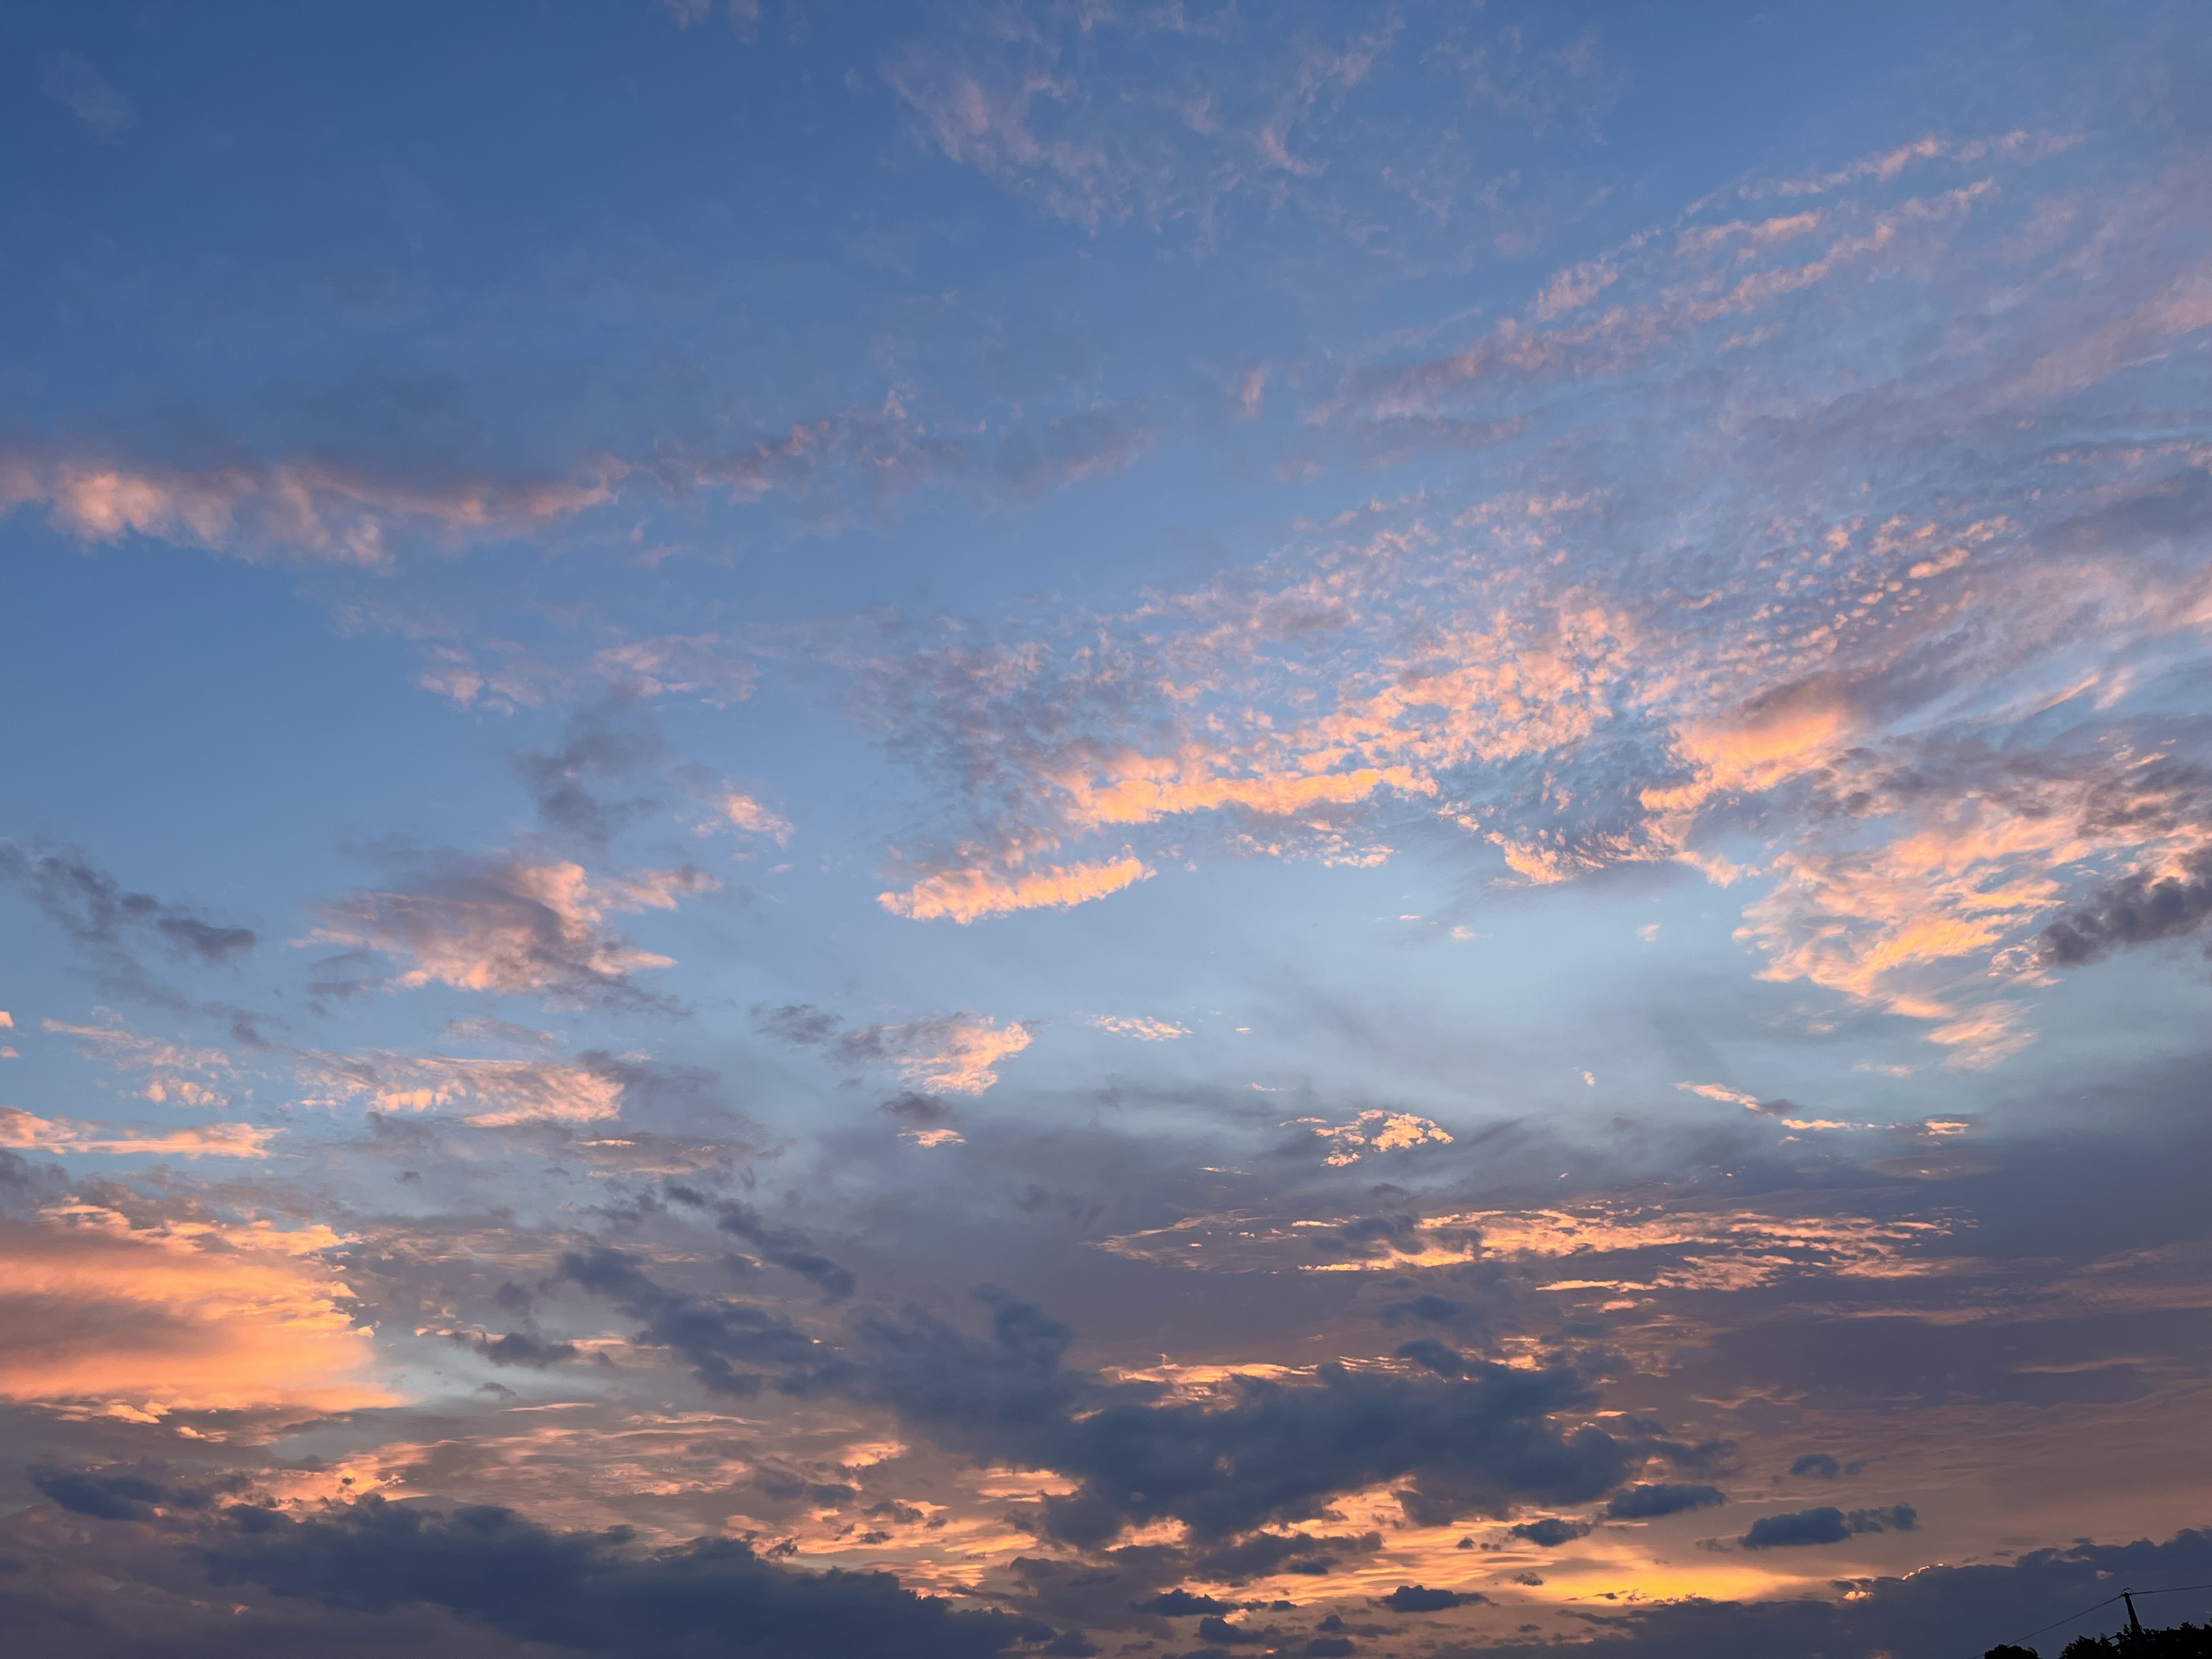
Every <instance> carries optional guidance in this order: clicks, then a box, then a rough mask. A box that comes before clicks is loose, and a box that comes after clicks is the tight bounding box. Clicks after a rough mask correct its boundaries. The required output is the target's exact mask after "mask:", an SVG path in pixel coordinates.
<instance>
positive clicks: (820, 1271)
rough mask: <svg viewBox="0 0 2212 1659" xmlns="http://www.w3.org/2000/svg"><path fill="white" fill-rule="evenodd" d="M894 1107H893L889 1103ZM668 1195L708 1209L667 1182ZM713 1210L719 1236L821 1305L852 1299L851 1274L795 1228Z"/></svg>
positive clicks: (727, 1208)
mask: <svg viewBox="0 0 2212 1659" xmlns="http://www.w3.org/2000/svg"><path fill="white" fill-rule="evenodd" d="M893 1104H894V1105H896V1103H893ZM667 1190H668V1195H669V1197H670V1198H671V1199H676V1200H681V1201H683V1202H685V1203H689V1204H692V1205H696V1206H700V1207H702V1208H705V1207H708V1200H707V1199H706V1198H705V1197H704V1196H703V1195H702V1194H698V1193H696V1192H693V1191H690V1189H688V1188H683V1187H679V1186H678V1185H676V1184H675V1183H673V1182H671V1183H670V1185H669V1187H668V1189H667ZM713 1207H714V1210H715V1219H714V1225H715V1227H716V1229H717V1230H718V1231H721V1232H726V1233H728V1234H730V1235H731V1236H732V1237H735V1238H741V1239H743V1240H744V1241H745V1243H748V1244H750V1245H751V1246H752V1247H753V1248H754V1249H757V1250H758V1251H759V1252H760V1253H761V1259H762V1260H763V1261H766V1262H768V1263H769V1264H770V1265H771V1266H774V1267H781V1268H783V1269H784V1270H786V1271H787V1272H788V1273H797V1274H798V1275H799V1277H800V1278H801V1279H806V1280H808V1281H809V1282H811V1284H812V1285H814V1286H815V1287H816V1288H817V1289H818V1290H819V1291H821V1292H822V1298H823V1301H825V1302H842V1301H843V1300H844V1299H845V1298H846V1297H848V1296H850V1295H852V1293H853V1290H854V1285H855V1283H856V1282H857V1281H856V1280H855V1279H854V1276H853V1273H852V1270H851V1269H849V1268H847V1267H839V1266H838V1265H837V1264H836V1262H834V1261H831V1260H830V1259H829V1257H828V1256H826V1255H823V1254H822V1253H821V1252H820V1251H819V1250H817V1249H815V1248H814V1241H813V1240H812V1239H811V1238H809V1237H807V1236H806V1235H805V1233H804V1232H802V1231H799V1229H797V1228H795V1227H778V1226H775V1225H772V1224H770V1223H769V1222H768V1221H767V1220H765V1219H763V1218H762V1216H761V1215H760V1213H759V1212H757V1211H756V1210H754V1209H753V1208H752V1207H751V1206H749V1205H744V1204H721V1205H717V1206H713Z"/></svg>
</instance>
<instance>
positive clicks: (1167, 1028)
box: [1084, 1014, 1190, 1042]
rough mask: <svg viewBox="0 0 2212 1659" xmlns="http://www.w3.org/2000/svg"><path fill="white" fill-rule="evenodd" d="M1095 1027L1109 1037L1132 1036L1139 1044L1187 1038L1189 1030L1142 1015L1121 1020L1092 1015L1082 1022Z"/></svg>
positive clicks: (1185, 1027)
mask: <svg viewBox="0 0 2212 1659" xmlns="http://www.w3.org/2000/svg"><path fill="white" fill-rule="evenodd" d="M1084 1024H1086V1025H1095V1026H1097V1028H1098V1030H1102V1031H1103V1032H1105V1033H1106V1034H1107V1035H1108V1036H1132V1037H1135V1038H1136V1039H1137V1040H1138V1041H1139V1042H1173V1041H1174V1040H1175V1039H1176V1038H1177V1037H1187V1036H1189V1035H1190V1028H1189V1027H1188V1026H1187V1025H1176V1024H1171V1023H1170V1022H1169V1021H1167V1020H1164V1019H1147V1018H1144V1017H1143V1016H1142V1015H1134V1016H1131V1017H1129V1018H1121V1017H1118V1016H1116V1015H1113V1014H1093V1015H1092V1016H1091V1018H1089V1019H1087V1020H1085V1022H1084Z"/></svg>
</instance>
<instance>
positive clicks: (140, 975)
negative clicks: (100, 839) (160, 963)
mask: <svg viewBox="0 0 2212 1659" xmlns="http://www.w3.org/2000/svg"><path fill="white" fill-rule="evenodd" d="M0 880H6V881H9V882H12V883H14V884H15V885H16V886H17V887H19V888H21V890H22V891H23V894H24V896H26V897H27V898H29V899H30V901H31V902H33V904H35V905H37V906H38V907H39V908H40V910H41V911H43V912H44V913H45V915H46V920H47V921H51V922H52V924H53V925H54V926H55V927H57V928H58V929H59V930H60V931H61V933H63V935H64V937H65V938H67V939H69V941H70V944H72V945H75V946H76V948H77V949H78V950H79V951H82V953H83V955H84V957H85V958H86V960H87V961H88V963H90V964H91V966H92V969H93V972H94V977H95V979H96V981H97V982H98V983H99V985H100V988H101V989H102V990H103V991H105V992H106V993H107V994H111V995H117V996H124V997H131V998H135V999H137V1000H143V1001H147V1002H155V1003H159V1004H161V1005H162V1006H169V1007H176V1006H181V1000H180V999H179V998H178V997H177V996H176V994H174V993H173V992H171V991H170V990H168V989H167V987H164V986H162V985H161V984H160V983H159V982H158V981H155V978H154V977H153V975H151V974H149V972H148V971H147V969H146V967H145V965H144V963H142V962H141V961H140V960H139V958H138V955H137V951H138V950H139V948H141V947H142V946H144V945H152V946H155V948H157V949H159V950H161V951H163V952H165V953H166V954H167V956H168V957H171V958H172V959H173V960H176V961H179V962H182V963H187V964H188V965H190V966H192V967H196V968H221V967H229V966H232V965H234V964H235V963H237V962H238V961H239V960H240V958H241V957H245V956H246V954H247V953H248V952H250V951H252V949H253V948H254V946H255V945H258V944H259V943H260V940H259V939H258V938H257V937H256V935H255V934H254V933H253V931H252V929H251V928H248V927H239V926H237V925H236V924H235V923H229V922H222V921H211V920H210V918H209V917H208V916H207V915H205V914H204V913H203V912H202V911H200V910H199V909H198V908H197V907H195V906H191V905H188V904H178V903H173V902H169V901H167V900H164V899H160V898H156V897H155V896H154V895H153V894H151V893H141V892H134V891H132V890H130V889H128V888H126V887H125V886H124V885H123V884H121V883H120V882H118V881H117V880H116V879H115V878H114V877H112V876H111V875H109V874H108V873H107V872H106V871H104V870H102V869H100V867H99V866H96V865H95V864H94V863H93V862H92V860H91V859H90V858H89V857H88V855H87V854H86V853H85V851H84V849H83V848H79V847H68V846H58V847H53V848H38V847H27V846H25V845H23V844H22V843H21V842H0Z"/></svg>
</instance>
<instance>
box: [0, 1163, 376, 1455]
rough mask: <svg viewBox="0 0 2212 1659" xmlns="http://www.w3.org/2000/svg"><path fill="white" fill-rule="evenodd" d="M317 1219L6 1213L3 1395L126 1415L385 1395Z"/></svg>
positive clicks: (59, 1210)
mask: <svg viewBox="0 0 2212 1659" xmlns="http://www.w3.org/2000/svg"><path fill="white" fill-rule="evenodd" d="M341 1243H343V1241H342V1240H341V1239H340V1238H339V1237H337V1235H336V1234H335V1233H333V1232H331V1231H330V1230H329V1229H328V1228H325V1227H322V1226H309V1227H297V1228H292V1229H283V1228H278V1227H276V1226H273V1225H270V1224H269V1223H266V1222H256V1223H252V1224H248V1225H237V1224H228V1223H222V1222H216V1221H163V1222H157V1223H152V1224H149V1222H148V1221H147V1220H146V1219H145V1218H140V1219H139V1221H138V1223H137V1225H133V1224H132V1223H131V1221H126V1220H125V1218H124V1217H123V1215H122V1214H120V1213H119V1212H117V1211H115V1210H112V1209H109V1208H106V1207H104V1206H101V1205H98V1204H94V1203H88V1202H77V1203H73V1204H64V1205H57V1206H51V1207H49V1208H48V1209H47V1211H46V1212H45V1213H44V1214H42V1215H41V1216H40V1217H39V1218H37V1219H35V1220H33V1221H28V1222H0V1397H5V1398H8V1399H11V1400H19V1401H37V1402H41V1403H45V1404H48V1405H54V1406H74V1407H82V1408H83V1409H86V1410H89V1411H93V1412H95V1413H106V1414H108V1415H114V1416H118V1417H121V1418H123V1419H127V1420H136V1421H141V1422H146V1421H153V1420H155V1419H161V1418H163V1417H166V1416H168V1415H170V1414H173V1413H194V1412H209V1411H307V1412H328V1411H350V1410H355V1409H357V1408H359V1407H367V1406H377V1405H385V1404H388V1403H391V1402H392V1398H393V1396H392V1395H391V1394H390V1393H389V1392H388V1391H387V1390H386V1389H383V1388H381V1387H379V1386H377V1385H376V1384H375V1383H372V1382H370V1381H368V1378H367V1376H365V1375H364V1374H365V1373H366V1372H367V1371H368V1367H369V1364H370V1361H371V1358H372V1353H373V1351H372V1349H371V1347H370V1342H369V1333H368V1330H367V1329H366V1328H362V1327H361V1326H359V1325H356V1322H355V1316H354V1314H353V1311H352V1310H353V1307H354V1299H353V1296H352V1293H351V1291H349V1290H348V1288H347V1286H346V1285H345V1284H344V1282H343V1280H342V1279H339V1278H338V1277H337V1273H336V1272H335V1271H334V1270H333V1269H332V1267H331V1265H330V1263H329V1261H328V1260H327V1259H326V1253H327V1252H329V1251H331V1250H333V1249H336V1248H337V1247H338V1246H339V1245H340V1244H341Z"/></svg>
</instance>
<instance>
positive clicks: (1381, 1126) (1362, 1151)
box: [1285, 1111, 1452, 1168]
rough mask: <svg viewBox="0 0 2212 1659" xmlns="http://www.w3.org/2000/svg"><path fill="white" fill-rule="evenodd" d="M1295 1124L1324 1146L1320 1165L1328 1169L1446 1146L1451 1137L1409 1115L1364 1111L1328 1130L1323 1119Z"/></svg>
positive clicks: (1293, 1121) (1295, 1120)
mask: <svg viewBox="0 0 2212 1659" xmlns="http://www.w3.org/2000/svg"><path fill="white" fill-rule="evenodd" d="M1292 1125H1295V1126H1297V1127H1305V1128H1311V1129H1312V1131H1313V1132H1314V1133H1316V1135H1319V1136H1320V1137H1321V1138H1322V1139H1323V1140H1325V1141H1327V1142H1328V1146H1329V1153H1328V1158H1324V1159H1323V1160H1322V1162H1324V1163H1326V1164H1328V1165H1330V1166H1331V1167H1332V1168H1341V1167H1342V1166H1344V1165H1345V1164H1357V1163H1358V1162H1359V1160H1360V1159H1361V1158H1369V1157H1372V1156H1373V1155H1374V1154H1375V1153H1376V1152H1402V1151H1406V1150H1407V1149H1410V1148H1412V1147H1415V1146H1450V1145H1451V1140H1452V1138H1451V1136H1450V1135H1449V1133H1446V1132H1445V1130H1444V1129H1443V1126H1441V1125H1440V1124H1437V1123H1433V1122H1431V1121H1429V1120H1428V1119H1427V1118H1425V1117H1421V1116H1419V1115H1415V1114H1414V1113H1412V1112H1383V1111H1366V1112H1362V1113H1360V1115H1358V1117H1356V1118H1354V1119H1352V1121H1351V1122H1349V1123H1340V1124H1337V1125H1335V1126H1334V1127H1331V1126H1330V1125H1329V1123H1328V1120H1327V1119H1326V1118H1318V1117H1299V1118H1292V1119H1291V1123H1290V1124H1289V1125H1285V1127H1291V1126H1292Z"/></svg>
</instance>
